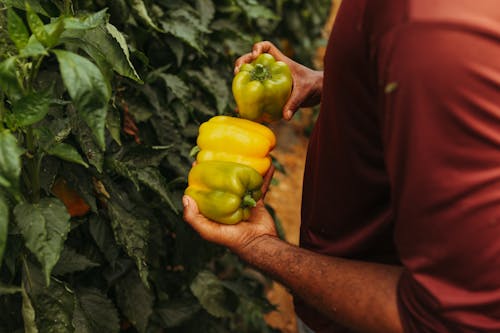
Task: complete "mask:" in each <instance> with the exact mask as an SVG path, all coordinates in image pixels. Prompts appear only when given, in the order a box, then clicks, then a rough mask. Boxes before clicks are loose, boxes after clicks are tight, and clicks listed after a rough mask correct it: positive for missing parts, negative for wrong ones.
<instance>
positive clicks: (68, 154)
mask: <svg viewBox="0 0 500 333" xmlns="http://www.w3.org/2000/svg"><path fill="white" fill-rule="evenodd" d="M47 153H48V154H49V155H52V156H56V157H59V158H60V159H62V160H65V161H68V162H72V163H76V164H80V165H83V166H84V167H86V168H88V167H89V165H88V164H87V163H86V162H85V161H84V160H83V158H82V156H80V153H79V152H78V150H76V148H75V147H73V146H72V145H70V144H67V143H58V144H56V145H54V146H53V147H51V148H50V149H49V150H47Z"/></svg>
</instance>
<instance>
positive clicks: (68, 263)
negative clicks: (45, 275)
mask: <svg viewBox="0 0 500 333" xmlns="http://www.w3.org/2000/svg"><path fill="white" fill-rule="evenodd" d="M97 266H99V264H97V263H95V262H93V261H92V260H90V259H89V258H87V257H85V256H84V255H82V254H79V253H77V252H76V251H75V250H73V249H72V248H69V247H65V248H64V249H63V251H62V252H61V256H60V257H59V261H58V262H57V265H56V266H55V267H54V270H53V271H52V273H53V274H54V275H64V274H68V273H74V272H79V271H83V270H86V269H89V268H93V267H97Z"/></svg>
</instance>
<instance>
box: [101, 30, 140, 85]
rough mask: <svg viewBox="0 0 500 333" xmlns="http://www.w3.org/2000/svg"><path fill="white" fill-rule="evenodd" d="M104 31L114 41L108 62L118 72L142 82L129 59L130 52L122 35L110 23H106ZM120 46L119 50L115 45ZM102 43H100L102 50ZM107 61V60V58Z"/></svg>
mask: <svg viewBox="0 0 500 333" xmlns="http://www.w3.org/2000/svg"><path fill="white" fill-rule="evenodd" d="M106 31H107V32H108V34H109V36H111V37H112V38H113V39H114V41H115V42H116V43H115V44H114V45H115V46H114V47H113V51H114V52H113V55H114V57H112V59H111V61H110V63H111V64H112V65H113V69H114V70H115V71H116V72H118V74H120V75H123V76H126V77H128V78H130V79H132V80H134V81H136V82H139V83H142V80H141V78H140V77H139V74H137V72H136V71H135V68H134V65H132V62H131V61H130V52H129V50H128V46H127V41H126V40H125V37H123V35H122V33H121V32H120V31H118V29H116V27H115V26H114V25H112V24H110V23H108V24H106ZM116 45H118V46H119V47H120V50H121V52H120V51H119V50H118V48H117V47H116ZM102 47H103V45H101V50H102ZM108 61H109V60H108Z"/></svg>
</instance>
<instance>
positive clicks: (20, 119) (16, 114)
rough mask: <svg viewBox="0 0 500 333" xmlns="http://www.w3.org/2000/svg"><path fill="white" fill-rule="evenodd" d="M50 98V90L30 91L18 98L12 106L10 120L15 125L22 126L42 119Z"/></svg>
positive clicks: (47, 110)
mask: <svg viewBox="0 0 500 333" xmlns="http://www.w3.org/2000/svg"><path fill="white" fill-rule="evenodd" d="M51 98H52V92H51V91H45V92H40V93H35V92H34V93H31V94H28V95H26V96H23V97H22V98H21V99H19V100H18V101H17V102H16V103H15V104H14V106H13V108H12V120H13V122H14V124H15V125H16V126H20V127H24V126H29V125H32V124H35V123H37V122H39V121H40V120H42V119H43V118H44V117H45V115H46V114H47V112H49V106H50V102H51Z"/></svg>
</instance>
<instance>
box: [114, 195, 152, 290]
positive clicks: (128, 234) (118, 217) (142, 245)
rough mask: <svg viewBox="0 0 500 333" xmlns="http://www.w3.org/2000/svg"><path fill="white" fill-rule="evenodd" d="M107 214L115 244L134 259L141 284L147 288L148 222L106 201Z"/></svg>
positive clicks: (116, 204)
mask: <svg viewBox="0 0 500 333" xmlns="http://www.w3.org/2000/svg"><path fill="white" fill-rule="evenodd" d="M108 213H109V217H110V220H111V227H112V228H113V233H114V235H115V239H116V242H117V243H118V245H120V246H121V247H122V248H123V249H124V250H125V252H126V253H127V254H128V255H129V256H130V257H131V258H132V259H134V261H135V264H136V265H137V268H138V270H139V274H140V276H141V279H142V282H143V283H144V285H145V286H149V282H148V267H147V262H146V253H147V245H148V244H147V240H148V236H149V232H148V230H149V221H148V220H145V219H140V218H136V217H135V216H134V215H132V214H131V213H129V212H128V211H127V210H126V209H125V208H123V207H122V206H121V205H119V204H118V203H115V202H113V201H108Z"/></svg>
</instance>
